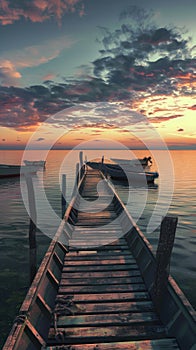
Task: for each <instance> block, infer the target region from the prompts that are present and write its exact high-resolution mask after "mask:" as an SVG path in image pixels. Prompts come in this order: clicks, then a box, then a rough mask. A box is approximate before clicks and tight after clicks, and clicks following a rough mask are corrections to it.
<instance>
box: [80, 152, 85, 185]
mask: <svg viewBox="0 0 196 350" xmlns="http://www.w3.org/2000/svg"><path fill="white" fill-rule="evenodd" d="M79 159H80V173H79V174H80V175H79V178H80V180H81V178H82V175H83V174H82V171H83V163H84V161H83V152H82V151H80V153H79Z"/></svg>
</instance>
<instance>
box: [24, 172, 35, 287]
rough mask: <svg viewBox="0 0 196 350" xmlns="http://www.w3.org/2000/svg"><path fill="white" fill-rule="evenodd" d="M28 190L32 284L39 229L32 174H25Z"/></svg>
mask: <svg viewBox="0 0 196 350" xmlns="http://www.w3.org/2000/svg"><path fill="white" fill-rule="evenodd" d="M25 180H26V184H27V192H28V203H29V216H30V222H29V270H30V284H31V283H32V281H33V279H34V277H35V274H36V272H37V243H36V230H37V227H36V225H37V213H36V203H35V193H34V187H33V181H32V176H31V174H28V173H27V174H26V175H25Z"/></svg>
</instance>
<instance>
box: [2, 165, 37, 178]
mask: <svg viewBox="0 0 196 350" xmlns="http://www.w3.org/2000/svg"><path fill="white" fill-rule="evenodd" d="M36 172H37V168H36V167H34V166H26V165H23V166H22V165H13V164H0V178H7V177H16V176H20V175H21V174H33V173H36Z"/></svg>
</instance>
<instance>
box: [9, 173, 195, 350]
mask: <svg viewBox="0 0 196 350" xmlns="http://www.w3.org/2000/svg"><path fill="white" fill-rule="evenodd" d="M88 173H89V177H88ZM93 179H94V180H93ZM92 180H93V181H95V182H93V184H96V183H98V182H99V181H100V180H103V181H104V184H105V186H106V191H107V193H108V194H110V195H111V197H112V208H110V209H109V207H108V210H110V211H111V215H113V213H114V212H115V213H116V217H118V216H119V215H120V214H121V213H122V215H121V218H120V219H119V220H120V221H118V222H119V223H120V226H119V227H121V228H117V230H119V229H122V233H123V232H124V236H123V242H122V240H121V241H120V240H118V241H117V243H116V242H115V241H114V242H112V243H111V244H109V245H107V244H106V245H103V246H102V247H100V246H99V247H98V248H96V250H94V249H93V250H92V248H91V247H90V248H89V249H88V248H85V246H83V241H82V240H81V241H80V242H81V248H74V246H73V245H71V244H70V241H71V240H73V239H74V238H73V237H74V227H77V228H79V229H80V230H81V228H82V225H83V222H84V212H83V211H80V210H82V208H83V206H84V202H83V201H82V202H81V203H80V200H81V194H84V193H85V188H86V191H87V192H86V193H87V195H88V196H89V186H91V185H90V184H92ZM96 181H97V182H96ZM94 187H95V186H94ZM94 187H92V188H94ZM83 190H84V192H83ZM94 195H95V191H92V198H93V199H94ZM103 196H104V195H103ZM104 197H105V196H104ZM85 202H88V201H85ZM80 205H81V206H80ZM87 205H88V204H87ZM99 205H100V206H101V205H102V204H101V203H100V204H99ZM76 208H78V209H76ZM80 213H81V214H80ZM102 213H104V212H102ZM78 215H82V218H80V226H77V220H79V219H78ZM95 215H96V216H97V218H99V220H102V219H103V218H102V215H101V216H100V212H98V213H97V214H94V215H93V216H92V215H91V218H89V216H88V215H86V216H85V222H86V224H84V229H85V233H86V230H92V228H91V227H90V226H89V224H90V223H91V222H92V220H94V216H95ZM105 220H106V215H105ZM85 225H87V226H86V228H85ZM92 227H93V232H95V230H96V229H97V230H99V228H98V227H97V226H96V225H95V226H92ZM113 231H114V222H113V226H112V231H111V232H113ZM93 232H92V233H91V232H90V236H91V235H92V236H93ZM85 233H84V232H83V233H81V235H83V236H84V235H85ZM101 233H102V237H103V239H105V236H106V232H105V230H102V231H99V234H100V235H101ZM88 238H89V233H88ZM79 239H80V237H79ZM92 239H93V237H92ZM96 239H97V235H96ZM92 243H93V241H92ZM126 247H127V248H126ZM119 254H120V257H119V259H121V260H120V262H119V263H117V262H115V259H118V256H119ZM123 254H125V255H124V259H125V264H126V266H125V265H122V264H123V261H122V260H123V257H122V258H121V255H123ZM130 256H131V257H130ZM92 259H93V260H92ZM96 259H97V260H96ZM99 259H100V262H99ZM107 259H109V262H108V263H107ZM110 259H113V261H114V262H113V261H110ZM132 259H133V260H132ZM126 261H127V262H126ZM98 265H99V267H100V269H98ZM136 265H137V267H136ZM122 266H123V268H122ZM125 267H126V268H125ZM158 268H159V263H158V261H157V257H156V258H155V256H154V254H153V250H152V247H151V245H150V243H149V241H148V240H147V239H146V237H145V236H144V235H143V233H142V232H141V230H140V229H139V227H138V226H137V225H136V223H135V222H134V220H133V219H132V217H131V215H130V214H129V212H128V211H127V209H126V207H125V205H124V204H123V202H122V201H121V199H120V198H119V196H118V194H117V193H116V191H115V189H114V188H113V186H111V184H110V182H109V181H107V180H106V179H105V177H104V175H103V173H102V172H99V174H98V171H95V170H92V169H91V170H90V169H89V167H87V170H86V171H85V173H84V174H83V177H82V179H81V180H80V181H79V184H78V191H77V192H76V194H75V195H74V197H72V200H71V202H70V203H69V205H68V208H67V210H66V212H65V215H64V219H63V220H62V222H61V224H60V226H59V228H58V230H57V232H56V235H55V237H54V239H53V240H52V242H51V244H50V246H49V248H48V251H47V252H46V254H45V256H44V259H43V261H42V263H41V265H40V267H39V270H38V272H37V274H36V276H35V278H34V281H33V283H32V285H31V287H30V289H29V291H28V293H27V296H26V298H25V300H24V302H23V305H22V307H21V309H20V311H19V315H18V316H17V318H16V319H15V322H14V325H13V328H12V330H11V332H10V334H9V336H8V338H7V341H6V343H5V345H4V347H3V350H41V349H43V350H44V349H46V350H49V349H51V350H63V349H70V350H71V349H75V350H84V349H88V350H93V349H105V350H106V349H108V350H109V349H116V350H117V349H148V350H152V349H160V350H161V349H162V350H163V349H168V350H194V349H195V344H196V327H195V320H196V315H195V311H194V309H193V307H192V306H191V304H190V303H189V302H188V300H187V299H186V297H185V296H184V294H183V293H182V291H181V290H180V288H179V287H178V285H177V284H176V283H175V281H174V280H173V278H172V277H171V276H170V275H169V276H168V280H167V283H166V284H165V286H164V297H163V298H162V303H161V304H158V306H156V307H157V311H156V314H155V316H153V315H154V313H153V315H151V313H152V310H154V306H153V305H157V304H156V300H157V299H156V295H155V293H154V286H155V285H156V276H157V269H158ZM82 271H83V272H82ZM106 271H107V272H106ZM116 271H117V272H116ZM127 271H128V272H127ZM130 271H132V275H131V276H132V277H130V278H132V279H133V280H134V278H135V277H134V276H138V275H137V273H138V272H137V271H139V274H141V276H142V282H141V281H140V282H136V281H134V282H130V283H132V288H133V289H132V290H131V286H130V283H127V282H123V283H125V284H123V283H122V282H121V279H122V278H123V277H121V276H119V272H120V273H122V276H123V273H124V276H127V273H128V274H129V273H130ZM164 271H166V270H164ZM116 273H117V276H119V277H118V278H116V277H114V276H115V274H116ZM73 274H74V275H73ZM83 274H84V276H83ZM108 274H109V276H108ZM85 275H86V276H87V275H88V277H85ZM104 275H105V276H108V277H104V278H103V276H104ZM94 276H95V277H94ZM100 276H101V277H102V280H103V279H104V282H103V283H102V282H99V279H100ZM112 276H113V277H112ZM162 277H163V276H162ZM112 280H113V282H111V281H112ZM117 280H119V282H118V281H117ZM159 281H160V279H159ZM66 283H68V285H67V286H66ZM141 283H142V284H141ZM121 284H122V285H121ZM108 287H109V289H108ZM127 291H129V292H127ZM157 291H159V289H157ZM122 304H123V305H124V311H121V310H122V309H121V308H122ZM149 304H150V305H149ZM129 308H131V309H130V310H129ZM96 310H98V311H96ZM141 310H143V311H141ZM150 310H151V312H150ZM97 313H98V315H97ZM127 313H128V314H127ZM156 315H157V316H156ZM153 317H154V318H153Z"/></svg>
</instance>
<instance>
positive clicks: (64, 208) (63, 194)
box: [61, 174, 67, 219]
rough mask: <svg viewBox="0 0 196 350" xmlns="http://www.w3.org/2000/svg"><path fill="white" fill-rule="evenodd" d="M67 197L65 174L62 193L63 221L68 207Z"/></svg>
mask: <svg viewBox="0 0 196 350" xmlns="http://www.w3.org/2000/svg"><path fill="white" fill-rule="evenodd" d="M65 195H66V175H65V174H63V175H62V193H61V207H62V219H63V217H64V214H65V210H66V206H67V203H66V198H65Z"/></svg>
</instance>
